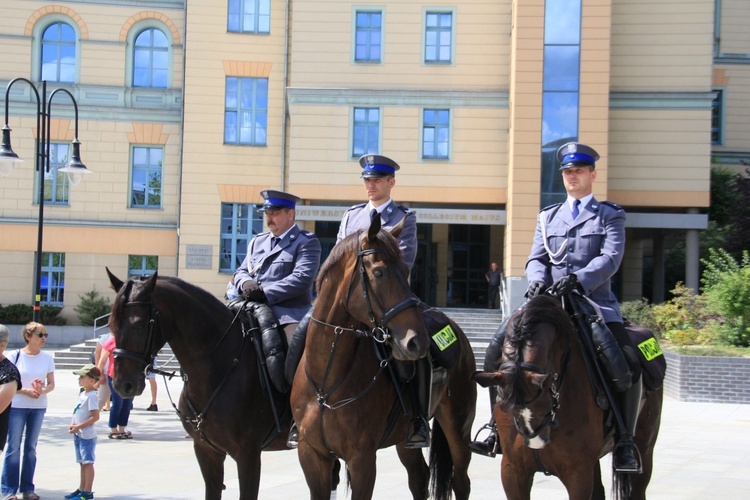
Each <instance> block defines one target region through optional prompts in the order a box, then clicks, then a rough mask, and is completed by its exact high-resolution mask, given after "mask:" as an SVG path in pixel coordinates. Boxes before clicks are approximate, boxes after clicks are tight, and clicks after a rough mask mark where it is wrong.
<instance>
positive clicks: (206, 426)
mask: <svg viewBox="0 0 750 500" xmlns="http://www.w3.org/2000/svg"><path fill="white" fill-rule="evenodd" d="M107 273H108V274H109V279H110V282H111V283H112V286H113V287H114V289H115V291H117V297H116V298H115V301H114V303H113V305H112V314H111V316H110V319H109V327H110V329H111V330H112V334H113V335H114V337H115V340H116V346H117V348H116V349H115V351H114V354H115V357H116V362H115V372H114V379H113V383H114V388H115V390H116V391H117V392H118V393H119V394H120V395H122V396H123V397H126V398H131V397H134V396H136V395H138V394H141V393H142V392H143V389H144V387H145V371H146V370H147V369H151V368H152V367H151V363H152V360H153V357H154V355H156V353H157V352H158V351H159V349H161V347H162V346H164V344H165V343H166V342H169V345H170V347H171V348H172V350H173V351H174V353H175V356H176V357H177V359H178V360H179V362H180V367H181V369H182V378H183V380H184V382H185V385H184V388H183V390H182V394H181V395H180V401H179V405H178V410H177V411H178V414H179V416H180V418H181V420H182V425H183V427H185V430H187V432H188V433H190V436H191V437H192V438H193V448H194V450H195V456H196V457H197V459H198V464H199V465H200V469H201V473H202V475H203V480H204V482H205V484H206V500H214V499H219V498H221V494H222V490H223V489H224V461H225V458H226V456H227V455H229V456H231V457H232V458H233V459H234V460H235V461H236V462H237V470H238V473H239V481H240V498H241V499H254V498H257V497H258V486H259V483H260V452H261V450H262V449H265V450H284V449H287V447H286V435H287V432H288V428H289V426H288V422H287V423H286V430H284V429H278V428H277V426H276V418H275V416H274V414H276V415H281V413H282V412H283V410H284V407H285V406H286V405H287V400H286V396H282V397H280V398H279V399H282V400H283V401H280V402H279V403H278V404H276V405H272V404H270V403H269V401H268V400H267V399H266V398H265V397H264V393H263V391H262V390H261V382H260V375H259V370H258V366H257V364H256V359H257V358H256V354H255V353H256V351H255V349H254V348H253V345H252V342H253V333H252V332H243V328H242V326H241V325H240V322H239V321H237V317H236V316H235V315H233V314H232V313H231V312H230V310H229V309H228V308H227V307H226V306H225V305H224V304H223V303H222V302H220V301H219V300H218V299H216V298H215V297H214V296H213V295H211V294H210V293H208V292H207V291H205V290H202V289H200V288H198V287H196V286H193V285H191V284H189V283H186V282H185V281H182V280H180V279H178V278H172V277H163V276H159V277H158V278H157V275H156V274H154V275H153V276H152V277H150V278H148V279H147V280H145V281H139V280H129V281H127V282H122V281H121V280H119V279H118V278H117V277H115V276H114V275H113V274H112V273H111V272H109V269H107ZM282 420H283V419H282ZM279 430H281V432H279ZM277 436H278V437H277Z"/></svg>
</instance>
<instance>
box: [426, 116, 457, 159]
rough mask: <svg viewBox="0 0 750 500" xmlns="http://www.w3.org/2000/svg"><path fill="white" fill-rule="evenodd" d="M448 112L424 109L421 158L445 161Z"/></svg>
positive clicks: (447, 149)
mask: <svg viewBox="0 0 750 500" xmlns="http://www.w3.org/2000/svg"><path fill="white" fill-rule="evenodd" d="M450 114H451V113H450V110H448V109H425V110H424V114H423V117H422V158H439V159H447V158H448V154H449V148H448V145H449V138H450Z"/></svg>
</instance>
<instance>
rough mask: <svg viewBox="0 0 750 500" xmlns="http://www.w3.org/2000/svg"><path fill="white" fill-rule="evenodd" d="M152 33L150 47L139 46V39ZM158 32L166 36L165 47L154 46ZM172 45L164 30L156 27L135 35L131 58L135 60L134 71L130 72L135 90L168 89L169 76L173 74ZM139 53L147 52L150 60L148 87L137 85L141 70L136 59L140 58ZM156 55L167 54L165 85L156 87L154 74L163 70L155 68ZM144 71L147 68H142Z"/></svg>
mask: <svg viewBox="0 0 750 500" xmlns="http://www.w3.org/2000/svg"><path fill="white" fill-rule="evenodd" d="M147 32H150V33H152V35H151V36H150V44H149V45H148V46H138V45H137V43H138V39H139V38H140V37H141V36H142V35H144V34H145V33H147ZM154 32H158V33H161V34H162V35H163V36H164V39H165V41H166V44H165V46H164V47H157V46H155V45H154V43H153V42H154V37H153V33H154ZM170 45H171V44H170V43H169V37H168V36H167V34H166V33H165V32H164V30H161V29H159V28H158V27H155V26H146V27H144V28H143V29H141V30H139V31H138V33H136V34H135V36H134V37H133V50H132V55H131V57H132V58H133V59H132V60H133V65H132V71H131V72H130V85H131V86H132V87H134V88H146V89H166V88H167V87H168V84H169V74H170V73H171V72H170V70H169V67H170V64H169V59H170V54H169V53H170V49H169V48H170ZM139 51H143V52H147V53H148V59H149V65H148V68H147V71H148V85H141V84H136V76H137V74H138V71H139V69H140V68H138V67H137V66H136V58H137V56H138V53H139ZM156 53H165V54H166V56H167V57H166V59H167V60H166V67H165V68H164V69H163V71H164V72H165V78H164V85H163V86H162V85H155V84H154V79H155V78H154V72H155V71H160V70H161V69H157V68H155V67H154V55H155V54H156ZM142 69H143V70H144V71H145V70H146V68H142Z"/></svg>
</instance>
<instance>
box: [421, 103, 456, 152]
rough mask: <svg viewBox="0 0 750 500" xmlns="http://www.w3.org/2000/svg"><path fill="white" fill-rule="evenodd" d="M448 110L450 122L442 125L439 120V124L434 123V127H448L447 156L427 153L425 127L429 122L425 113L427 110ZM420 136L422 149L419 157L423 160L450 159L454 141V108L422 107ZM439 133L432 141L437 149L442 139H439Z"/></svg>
mask: <svg viewBox="0 0 750 500" xmlns="http://www.w3.org/2000/svg"><path fill="white" fill-rule="evenodd" d="M446 111H447V112H448V123H447V124H446V125H444V126H441V125H440V124H439V122H438V124H437V125H434V126H433V127H432V128H434V129H435V130H437V129H438V128H440V129H446V130H447V132H448V134H447V135H448V137H447V139H446V141H445V142H446V148H447V152H446V154H445V156H438V155H437V154H435V155H432V156H427V155H425V145H426V138H425V135H426V134H425V129H426V128H427V123H426V122H425V114H426V113H427V112H435V113H438V114H439V113H440V112H446ZM419 121H420V129H419V130H420V137H419V143H420V151H419V157H420V159H421V160H423V161H445V160H450V159H451V155H452V152H453V148H452V143H453V109H451V108H422V113H421V114H420V118H419ZM437 136H438V134H437V133H435V140H433V141H432V143H433V145H434V146H435V150H436V151H437V150H438V149H439V144H440V141H438V140H437Z"/></svg>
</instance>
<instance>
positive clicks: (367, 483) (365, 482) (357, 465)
mask: <svg viewBox="0 0 750 500" xmlns="http://www.w3.org/2000/svg"><path fill="white" fill-rule="evenodd" d="M399 446H402V445H399ZM412 451H415V452H416V453H420V454H421V451H419V450H412ZM376 460H377V456H376V454H375V450H372V452H370V453H368V452H360V453H359V454H357V455H355V456H354V457H352V459H351V460H349V461H347V463H346V466H347V469H348V470H349V477H350V481H351V487H352V500H370V499H371V498H372V492H373V490H374V489H375V475H376V473H377V467H376ZM415 498H416V497H415ZM424 498H427V497H426V496H425V497H424Z"/></svg>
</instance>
